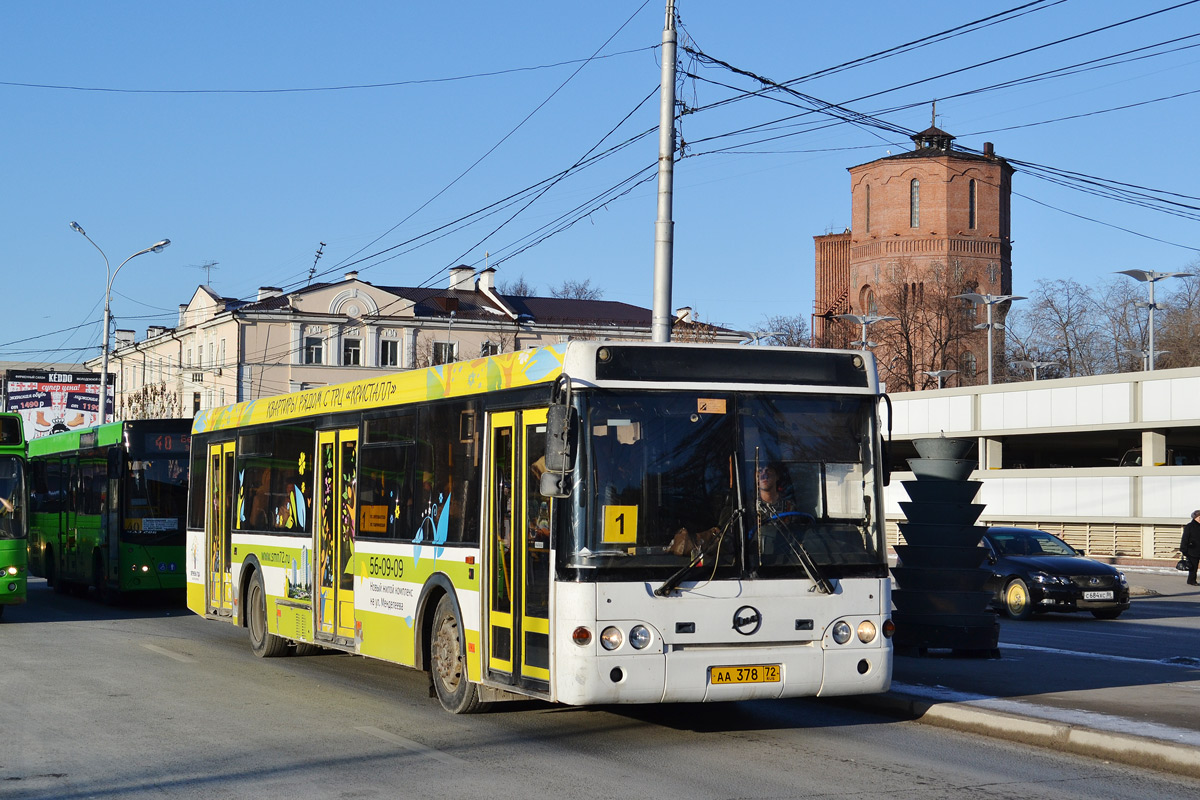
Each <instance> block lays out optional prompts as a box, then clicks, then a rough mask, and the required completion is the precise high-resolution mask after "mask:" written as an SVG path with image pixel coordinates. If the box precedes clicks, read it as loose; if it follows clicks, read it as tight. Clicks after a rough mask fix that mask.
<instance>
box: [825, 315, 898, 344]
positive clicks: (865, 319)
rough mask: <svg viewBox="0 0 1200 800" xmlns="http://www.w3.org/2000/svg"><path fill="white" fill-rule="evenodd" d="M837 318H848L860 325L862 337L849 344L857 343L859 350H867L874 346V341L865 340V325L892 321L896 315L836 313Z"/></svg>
mask: <svg viewBox="0 0 1200 800" xmlns="http://www.w3.org/2000/svg"><path fill="white" fill-rule="evenodd" d="M837 318H838V319H844V320H848V321H850V322H853V323H854V324H855V325H861V326H862V338H861V339H859V340H858V341H855V342H851V343H850V344H854V345H858V347H859V349H861V350H868V349H870V348H872V347H874V346H875V344H876V343H875V342H872V341H868V340H867V326H868V325H874V324H875V323H876V322H894V321H895V320H896V319H897V317H881V316H879V315H878V314H838V315H837Z"/></svg>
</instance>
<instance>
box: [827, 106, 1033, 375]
mask: <svg viewBox="0 0 1200 800" xmlns="http://www.w3.org/2000/svg"><path fill="white" fill-rule="evenodd" d="M912 139H913V142H915V144H916V147H915V149H913V150H910V151H907V152H904V153H899V154H897V155H891V156H887V157H885V158H880V159H877V160H875V161H871V162H868V163H866V164H860V165H858V166H856V167H850V169H849V172H850V185H851V207H852V215H851V228H850V229H849V230H847V231H846V232H845V233H835V234H827V235H824V236H815V237H813V239H814V242H815V244H816V303H815V305H816V309H815V311H816V314H815V316H814V322H813V335H814V337H813V338H814V341H815V342H816V343H817V344H818V345H822V346H830V347H836V346H846V345H847V343H848V342H849V341H850V340H853V339H857V338H859V334H860V328H859V327H858V326H856V325H852V324H849V323H847V322H846V321H843V320H839V319H836V315H837V314H845V313H851V314H860V315H862V314H879V315H887V316H894V317H897V318H898V320H897V321H895V322H880V323H877V324H875V325H873V326H872V327H871V329H870V332H869V337H868V338H870V339H871V340H873V341H876V342H878V346H877V347H876V348H875V354H876V357H877V359H878V363H879V372H880V377H881V379H883V380H885V381H887V384H888V388H889V389H891V390H894V391H902V390H905V389H922V388H930V387H936V386H937V381H936V379H933V378H931V377H930V376H928V375H927V374H926V372H928V371H933V370H941V369H953V370H958V372H957V373H956V374H955V375H952V376H950V378H949V379H948V380H946V382H945V385H947V386H959V385H971V384H975V383H978V382H980V376H982V379H983V380H985V381H986V379H987V378H986V373H987V360H986V359H987V332H986V331H980V330H977V329H975V325H976V324H977V323H979V322H982V321H983V320H984V319H985V318H986V317H985V314H986V310H985V309H983V308H982V307H977V306H975V305H972V304H969V303H966V302H965V301H963V300H954V299H951V298H952V297H953V295H956V294H962V293H964V292H978V293H980V294H994V295H998V294H1010V293H1011V291H1012V242H1011V240H1010V238H1009V233H1010V194H1011V186H1012V174H1013V168H1012V166H1010V165H1009V163H1008V162H1007V161H1005V160H1004V159H1003V158H1000V157H999V156H997V155H996V154H995V153H994V152H993V150H992V144H991V142H987V143H985V144H984V147H983V154H982V155H977V154H974V153H967V152H964V151H961V150H955V149H954V148H953V147H952V145H951V142H952V141H953V140H954V137H953V136H951V135H950V134H948V133H946V132H945V131H943V130H940V129H939V128H937V127H930V128H929V129H927V130H924V131H921V132H920V133H918V134H915V135H914V136H913V137H912ZM1006 305H1007V304H1002V305H998V306H995V307H994V309H993V322H1002V321H1003V317H1004V313H1005V311H1007V308H1006ZM977 315H978V319H977V318H976V316H977ZM997 334H999V335H997ZM993 340H994V346H995V348H996V354H995V358H996V359H997V362H996V363H999V357H1000V354H1002V353H1003V352H1004V337H1003V334H1002V332H1000V331H994V332H993Z"/></svg>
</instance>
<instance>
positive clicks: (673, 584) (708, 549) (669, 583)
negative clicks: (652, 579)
mask: <svg viewBox="0 0 1200 800" xmlns="http://www.w3.org/2000/svg"><path fill="white" fill-rule="evenodd" d="M738 515H739V514H738V512H734V513H733V514H731V515H730V516H729V520H728V521H727V522H726V523H725V526H724V527H722V528H721V531H720V532H719V533H718V534H717V535H716V536H714V537H712V539H711V540H709V542H708V544H706V545H704V546H703V547H701V548H698V549H697V551H696V554H695V555H694V556H692V558H691V560H690V561H688V563H686V564H684V565H683V566H682V567H680V568H679V569H677V570H676V571H675V573H674V574H673V575H672V576H671V577H669V578H667V579H666V580H665V581H663V584H662V586H659V587H658V588H657V589H655V590H654V594H655V595H657V596H658V597H666V596H667V595H668V594H670V593H671V592H673V591H675V589H676V588H677V587H678V586H679V584H681V583H683V579H684V576H686V575H687V574H688V573H689V572H691V571H692V569H693V568H695V567H696V565H697V564H699V563H700V562H701V561H703V560H704V559H705V557H706V556H708V555H709V554H711V553H713V552H715V551H719V550H720V549H721V543H722V542H724V541H725V534H727V533H728V532H729V529H730V528H731V527H733V521H734V520H735V519H736V518H737V517H738ZM713 567H714V568H715V567H716V564H714V565H713Z"/></svg>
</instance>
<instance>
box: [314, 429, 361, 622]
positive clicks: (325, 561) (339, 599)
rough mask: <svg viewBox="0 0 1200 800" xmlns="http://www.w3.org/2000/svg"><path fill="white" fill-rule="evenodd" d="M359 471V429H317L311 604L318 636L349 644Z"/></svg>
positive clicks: (351, 620)
mask: <svg viewBox="0 0 1200 800" xmlns="http://www.w3.org/2000/svg"><path fill="white" fill-rule="evenodd" d="M357 475H358V429H357V428H348V429H343V430H329V431H318V432H317V473H316V480H317V485H316V494H317V498H316V507H317V513H316V524H315V525H313V536H314V538H315V542H314V543H313V550H314V551H315V552H316V554H317V595H316V598H315V599H316V602H315V603H314V604H313V615H314V617H315V619H314V624H315V626H316V631H315V634H316V638H317V640H318V641H339V642H342V643H345V644H350V643H352V642H353V641H354V640H355V639H356V638H357V632H358V631H357V625H356V622H355V618H354V542H355V519H354V501H355V493H356V488H357Z"/></svg>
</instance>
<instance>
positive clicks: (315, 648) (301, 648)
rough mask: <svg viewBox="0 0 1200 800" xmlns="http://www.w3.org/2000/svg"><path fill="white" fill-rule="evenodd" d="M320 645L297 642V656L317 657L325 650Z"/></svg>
mask: <svg viewBox="0 0 1200 800" xmlns="http://www.w3.org/2000/svg"><path fill="white" fill-rule="evenodd" d="M324 649H325V648H324V647H321V645H319V644H310V643H308V642H296V655H298V656H302V657H306V656H315V655H317V654H318V653H320V652H321V651H322V650H324Z"/></svg>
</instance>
